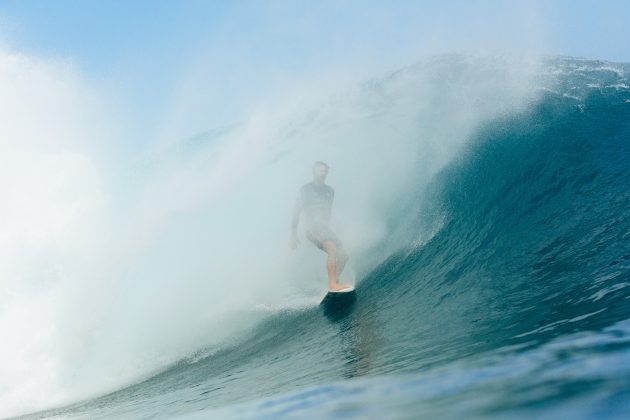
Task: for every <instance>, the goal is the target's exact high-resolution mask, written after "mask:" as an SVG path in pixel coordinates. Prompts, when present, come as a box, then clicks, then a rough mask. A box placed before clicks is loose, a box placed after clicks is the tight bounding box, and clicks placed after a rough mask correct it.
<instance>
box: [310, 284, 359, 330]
mask: <svg viewBox="0 0 630 420" xmlns="http://www.w3.org/2000/svg"><path fill="white" fill-rule="evenodd" d="M356 300H357V294H356V293H355V291H354V287H348V288H346V289H343V290H339V291H338V292H331V291H329V292H328V293H326V296H324V298H323V299H322V301H321V303H320V304H319V306H320V307H321V308H322V309H323V311H324V315H325V316H326V317H327V318H328V319H329V320H330V321H332V322H337V321H340V320H342V319H344V318H345V317H346V316H348V315H349V314H351V313H352V310H353V307H354V303H355V301H356Z"/></svg>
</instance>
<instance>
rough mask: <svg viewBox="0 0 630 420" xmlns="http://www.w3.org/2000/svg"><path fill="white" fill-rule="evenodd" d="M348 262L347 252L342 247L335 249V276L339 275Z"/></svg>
mask: <svg viewBox="0 0 630 420" xmlns="http://www.w3.org/2000/svg"><path fill="white" fill-rule="evenodd" d="M347 262H348V254H346V253H345V251H344V250H343V249H337V278H339V276H340V275H341V272H342V271H343V269H344V268H345V267H346V263H347Z"/></svg>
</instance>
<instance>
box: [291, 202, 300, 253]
mask: <svg viewBox="0 0 630 420" xmlns="http://www.w3.org/2000/svg"><path fill="white" fill-rule="evenodd" d="M300 213H302V200H301V197H298V198H297V200H295V208H294V209H293V220H292V221H291V238H290V239H289V246H290V247H291V248H292V249H295V248H297V246H298V245H299V244H300V240H299V239H298V235H297V232H298V225H299V224H300Z"/></svg>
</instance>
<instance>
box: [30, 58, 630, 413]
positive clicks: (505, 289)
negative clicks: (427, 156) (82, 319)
mask: <svg viewBox="0 0 630 420" xmlns="http://www.w3.org/2000/svg"><path fill="white" fill-rule="evenodd" d="M411 71H413V69H412V70H411ZM628 74H630V65H626V64H613V63H604V62H599V61H590V60H582V59H570V58H547V59H545V60H544V62H543V65H542V66H541V70H540V74H539V78H538V80H537V82H536V86H535V89H537V90H538V91H539V95H540V97H539V99H537V100H536V101H532V103H531V104H529V105H528V106H526V107H524V108H522V109H518V110H514V111H511V112H506V113H503V114H501V115H498V116H496V117H495V118H492V119H489V120H487V121H484V122H483V123H482V124H481V125H480V126H479V127H477V128H476V129H475V130H474V133H473V134H472V135H471V136H470V137H469V138H468V139H467V141H466V143H465V146H464V147H463V149H461V150H459V151H458V152H457V154H456V156H455V157H454V159H452V160H451V161H450V163H449V164H448V165H447V166H446V167H444V168H443V169H442V170H441V171H440V172H439V173H437V174H436V175H434V176H433V177H432V178H431V179H430V180H429V182H428V183H418V187H417V189H413V188H412V189H411V190H408V191H406V192H405V195H404V199H402V200H401V201H400V203H399V206H398V207H397V211H398V214H395V215H392V216H391V218H390V219H389V220H388V221H387V223H388V224H387V228H388V229H390V230H391V231H392V232H394V231H396V232H404V233H405V234H403V235H396V240H397V241H398V242H397V244H396V245H397V246H396V247H395V250H394V251H392V252H391V254H390V255H389V256H388V257H387V258H386V259H385V260H384V261H382V262H381V263H379V264H378V265H377V266H376V267H369V269H367V268H366V269H364V270H359V272H358V273H357V291H356V300H355V301H354V303H352V304H350V305H347V306H345V307H332V308H327V309H326V308H321V307H317V306H312V307H308V308H305V309H300V310H297V309H296V310H286V311H281V312H279V313H276V314H274V315H273V316H271V317H268V318H267V319H265V320H264V321H262V322H261V323H260V324H258V325H257V326H256V327H255V328H254V329H253V330H252V331H250V332H249V333H248V334H246V335H245V336H243V337H241V338H240V339H239V340H238V341H237V342H235V343H232V344H231V345H230V346H227V347H223V348H220V349H218V350H217V351H214V352H209V353H207V354H203V353H202V355H201V356H199V357H196V358H187V359H184V360H181V361H180V362H178V363H176V364H175V365H173V366H171V367H170V368H168V369H166V370H164V371H162V372H161V373H159V374H157V375H155V376H153V377H151V378H150V379H148V380H146V381H143V382H140V383H138V384H136V385H133V386H130V387H127V388H124V389H121V390H118V391H116V392H114V393H111V394H109V395H106V396H103V397H100V398H97V399H94V400H90V401H86V402H82V403H78V404H75V405H73V406H70V407H65V408H61V409H56V410H50V411H46V412H43V413H40V414H39V415H33V416H31V417H29V418H92V419H94V418H173V417H174V418H184V419H189V418H190V419H194V418H212V417H214V418H277V417H311V418H321V417H328V418H419V417H422V418H433V417H438V416H439V417H442V418H464V417H468V418H470V417H496V418H515V417H516V418H519V417H520V418H531V417H534V416H536V417H542V418H558V417H561V418H598V419H599V418H624V417H627V413H628V412H630V287H628V286H630V81H629V80H628V76H627V75H628ZM431 226H433V227H434V228H435V229H434V232H435V234H434V235H432V236H431V235H429V236H426V235H424V233H426V232H427V230H428V229H429V230H430V227H431ZM421 232H423V234H422V235H421ZM421 236H422V237H423V238H427V240H419V238H420V237H421ZM388 249H390V248H388ZM377 251H378V250H374V252H375V253H376V252H377Z"/></svg>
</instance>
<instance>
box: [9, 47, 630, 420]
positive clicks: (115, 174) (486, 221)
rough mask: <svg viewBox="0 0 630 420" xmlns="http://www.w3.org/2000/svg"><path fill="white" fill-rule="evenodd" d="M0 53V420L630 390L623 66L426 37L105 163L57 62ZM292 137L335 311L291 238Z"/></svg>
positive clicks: (566, 404)
mask: <svg viewBox="0 0 630 420" xmlns="http://www.w3.org/2000/svg"><path fill="white" fill-rule="evenodd" d="M1 60H2V61H1V62H0V83H1V85H0V88H3V89H4V92H6V95H5V96H4V98H3V99H2V104H1V106H2V110H3V112H2V113H0V115H2V117H0V118H1V120H0V121H1V123H2V124H1V125H0V126H2V127H3V128H2V129H1V130H3V131H4V134H3V136H2V137H3V139H2V141H1V142H0V147H1V149H0V151H1V152H2V153H1V155H0V163H1V165H0V166H1V167H2V169H1V171H2V174H3V176H2V177H0V179H2V181H0V195H1V196H2V197H3V198H4V200H5V203H6V204H5V206H4V208H3V209H1V210H0V216H1V219H0V228H1V229H0V231H1V233H0V249H1V250H2V253H3V255H4V257H3V258H2V260H0V280H1V281H2V289H1V291H0V332H1V333H2V337H3V342H4V343H5V345H4V346H2V350H0V417H11V416H18V415H22V416H23V418H63V419H74V418H90V419H97V418H103V419H105V418H123V419H124V418H130V419H132V418H133V419H135V418H183V419H194V418H209V417H210V418H212V417H216V418H277V417H308V418H321V417H348V418H384V417H386V418H418V417H422V418H424V417H427V418H431V417H437V416H439V417H443V418H461V417H463V416H466V417H484V418H485V417H497V418H505V417H510V418H514V417H517V418H518V417H522V418H531V417H532V416H537V417H542V418H554V417H558V416H568V417H571V418H603V417H605V418H622V417H623V414H624V413H626V412H627V411H628V410H629V409H630V407H629V404H628V402H627V401H630V398H629V397H630V306H629V305H628V299H630V294H629V290H630V289H629V288H628V287H627V286H628V285H630V245H628V244H629V239H630V189H629V187H628V186H629V185H630V175H629V171H628V169H630V168H629V165H630V164H629V162H630V81H629V80H628V72H629V71H630V65H628V64H623V63H610V62H603V61H598V60H589V59H581V58H569V57H535V58H532V57H526V58H524V57H515V56H512V55H468V54H451V55H440V56H435V57H429V58H425V59H423V60H421V61H419V62H417V63H415V64H412V65H409V66H407V67H404V68H401V69H399V70H397V71H393V72H390V73H387V74H384V75H375V77H374V78H373V79H370V80H368V81H356V83H354V84H350V85H347V86H344V87H343V89H339V90H338V91H336V92H331V93H326V95H312V96H311V97H310V99H309V100H306V99H304V97H302V96H299V95H298V96H296V97H294V98H289V99H286V98H285V99H284V100H283V101H278V102H277V103H275V104H274V105H273V106H267V107H266V108H265V109H261V110H257V111H256V112H253V113H252V114H251V115H249V116H248V117H247V118H244V119H243V121H242V122H240V123H238V124H234V125H232V126H227V127H219V128H214V129H208V131H205V132H203V133H198V134H195V135H192V136H190V137H188V138H184V139H182V140H178V141H172V142H160V143H157V144H149V145H147V146H146V148H145V149H144V150H142V152H141V153H137V154H136V155H135V156H134V157H133V158H125V157H121V156H120V155H119V154H117V153H116V150H110V149H108V147H110V148H111V146H108V145H110V144H111V142H110V141H109V139H110V137H111V136H116V135H117V133H114V132H111V131H110V129H105V127H107V124H106V123H105V122H104V121H103V112H102V109H100V108H99V106H97V105H94V103H93V102H90V101H95V100H94V99H93V98H91V97H89V96H88V99H86V95H85V94H84V93H85V90H84V89H85V87H84V86H77V85H75V81H74V79H72V78H68V76H67V73H68V71H67V69H64V68H52V69H51V68H47V67H46V66H44V65H43V64H41V63H33V62H32V61H31V59H29V58H28V57H15V56H10V55H4V56H3V58H2V59H1ZM18 74H19V75H20V76H19V77H18V76H17V75H18ZM51 85H52V86H53V87H54V89H53V88H50V86H51ZM296 95H297V94H296ZM85 101H88V103H87V104H86V103H85ZM16 102H17V103H20V104H22V107H21V108H20V107H17V108H16V107H14V106H11V104H12V103H16ZM65 108H68V109H77V108H79V109H85V112H84V113H83V114H81V115H75V114H69V113H66V112H64V109H65ZM24 110H27V111H29V112H28V114H29V115H34V116H35V117H33V118H35V120H26V117H24V116H23V115H24ZM44 116H45V118H44ZM25 127H28V129H26V128H25ZM101 128H103V129H101ZM87 138H89V139H90V140H89V142H87V141H86V140H85V139H87ZM317 160H323V161H325V162H327V163H328V164H329V165H330V175H329V179H328V182H329V183H330V185H331V186H333V187H334V188H335V191H336V195H335V197H336V198H335V204H334V209H333V227H334V229H335V231H336V232H337V233H338V235H339V236H340V237H341V238H342V240H343V242H344V244H345V246H346V248H347V251H348V253H349V255H350V263H349V268H348V270H347V273H344V276H345V277H344V278H342V279H345V281H350V282H354V283H356V301H355V302H354V304H353V305H351V306H350V307H348V308H346V310H344V311H341V312H339V313H330V312H327V311H324V310H322V308H321V307H319V305H318V304H319V301H320V300H321V297H322V296H323V294H324V293H325V288H326V275H325V270H324V257H323V254H322V253H321V252H320V251H319V250H317V249H316V248H314V247H312V246H310V244H309V243H308V241H306V240H302V246H301V247H300V248H299V249H298V250H297V251H295V252H292V251H291V250H290V249H289V247H288V239H289V233H290V221H291V211H292V206H293V203H294V200H295V198H296V194H297V191H298V190H299V188H300V186H301V185H303V184H304V183H306V182H308V181H309V179H310V167H311V165H312V163H313V162H314V161H317Z"/></svg>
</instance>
